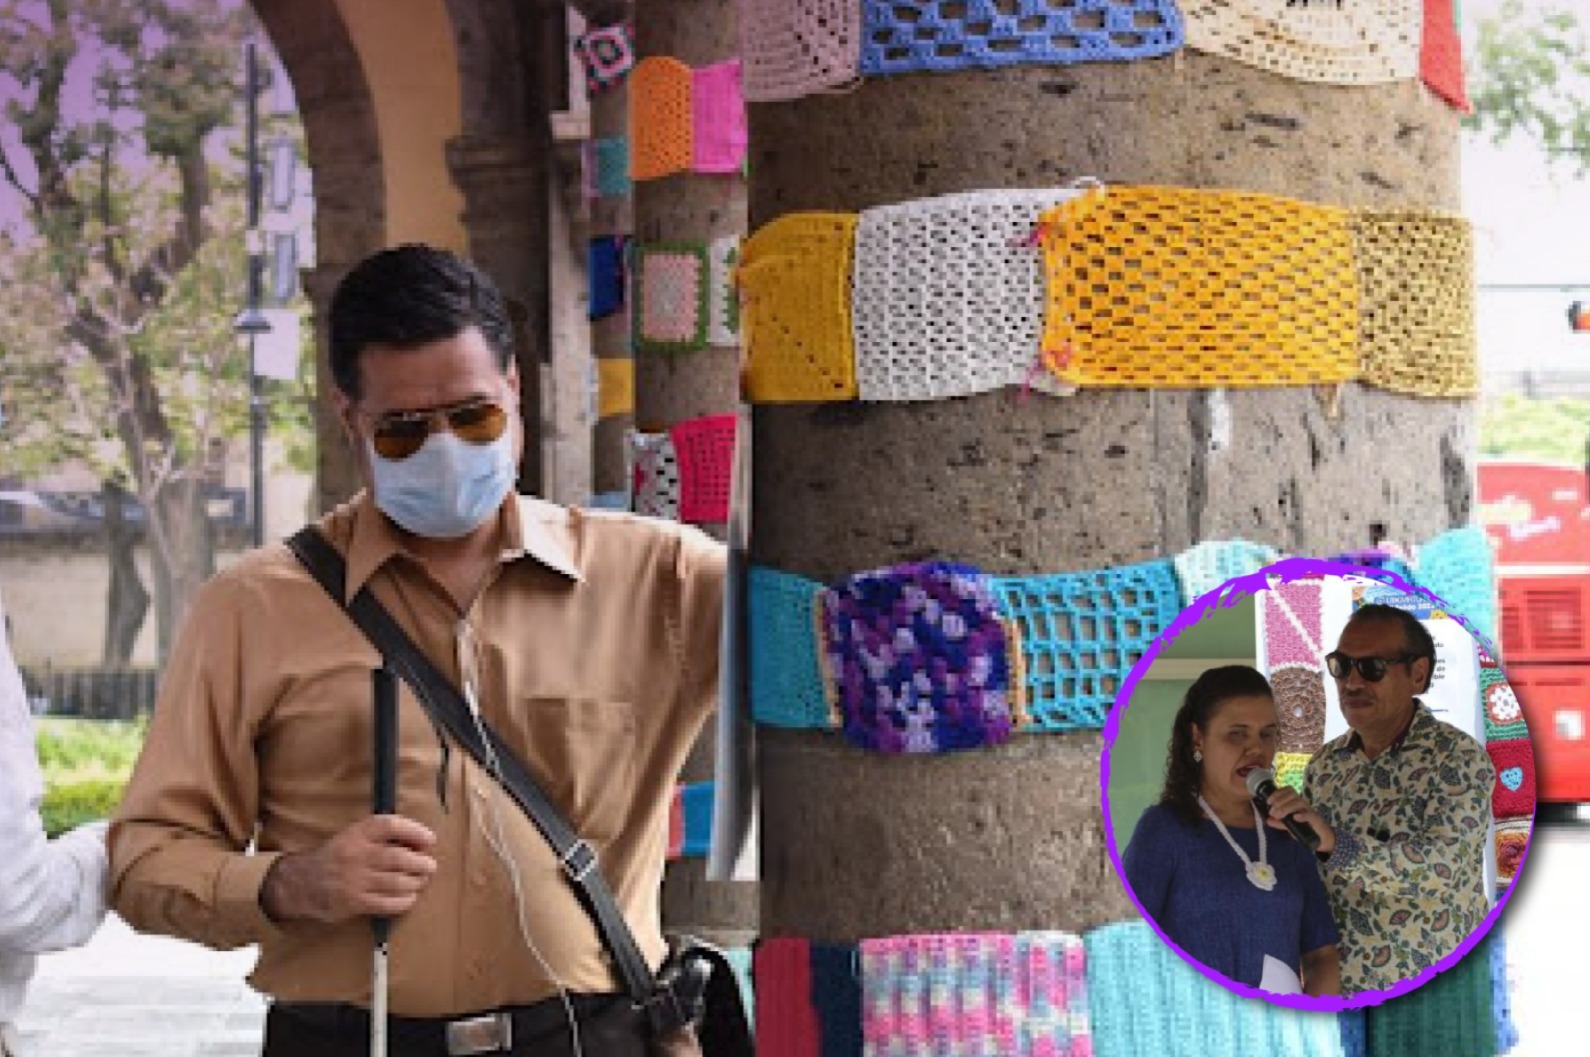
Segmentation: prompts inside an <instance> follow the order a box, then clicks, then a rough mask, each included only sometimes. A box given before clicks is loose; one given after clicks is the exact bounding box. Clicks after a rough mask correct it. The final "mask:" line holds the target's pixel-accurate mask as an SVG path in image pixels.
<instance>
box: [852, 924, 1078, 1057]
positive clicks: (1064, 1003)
mask: <svg viewBox="0 0 1590 1057" xmlns="http://www.w3.org/2000/svg"><path fill="white" fill-rule="evenodd" d="M860 948H861V993H862V1029H861V1031H862V1039H863V1049H862V1052H863V1054H865V1055H866V1057H906V1055H914V1054H925V1053H933V1054H1001V1055H1005V1054H1008V1055H1012V1057H1037V1055H1069V1054H1075V1055H1079V1057H1081V1055H1089V1057H1091V1054H1092V1052H1093V1050H1092V1045H1091V1040H1090V1037H1089V1032H1088V1013H1087V1005H1086V1003H1087V984H1086V973H1085V955H1084V951H1083V946H1082V940H1081V939H1079V938H1078V937H1076V936H1072V935H1070V934H1067V933H1059V932H1048V933H1021V934H1018V935H1010V934H985V933H952V934H944V935H921V936H901V937H890V938H886V939H867V940H862V941H861V944H860Z"/></svg>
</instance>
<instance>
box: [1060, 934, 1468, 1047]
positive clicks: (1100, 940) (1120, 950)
mask: <svg viewBox="0 0 1590 1057" xmlns="http://www.w3.org/2000/svg"><path fill="white" fill-rule="evenodd" d="M1083 941H1084V943H1085V944H1086V946H1087V965H1088V996H1089V999H1090V1006H1091V1009H1092V1030H1093V1049H1094V1052H1095V1053H1098V1054H1100V1055H1101V1057H1102V1055H1108V1054H1122V1055H1125V1054H1133V1055H1137V1054H1143V1055H1147V1054H1153V1055H1154V1057H1207V1055H1210V1054H1217V1053H1218V1054H1228V1053H1229V1054H1263V1053H1274V1054H1282V1053H1284V1054H1286V1055H1287V1057H1340V1054H1341V1052H1342V1044H1341V1035H1340V1032H1339V1029H1338V1028H1337V1022H1336V1017H1335V1016H1334V1015H1333V1014H1330V1013H1306V1012H1302V1011H1300V1010H1293V1009H1286V1008H1284V1007H1281V1006H1273V1005H1271V1004H1270V1003H1268V1002H1262V1001H1257V1000H1255V999H1251V998H1242V997H1240V996H1239V995H1237V994H1235V993H1234V992H1232V991H1228V990H1227V989H1226V988H1225V987H1222V986H1221V985H1220V984H1218V983H1216V982H1215V981H1213V980H1210V979H1208V978H1206V977H1204V976H1203V975H1201V974H1200V973H1199V972H1198V970H1197V969H1195V968H1193V966H1191V965H1189V964H1188V963H1186V962H1184V961H1182V960H1181V959H1180V958H1179V957H1177V956H1176V954H1175V953H1174V952H1173V951H1172V950H1171V949H1170V947H1169V946H1168V945H1167V944H1165V943H1164V942H1163V941H1161V940H1160V938H1159V937H1158V936H1156V935H1155V934H1154V932H1153V930H1152V929H1150V928H1149V926H1148V923H1147V922H1144V921H1126V922H1119V923H1117V924H1113V925H1104V926H1102V927H1100V928H1096V929H1093V930H1091V931H1089V932H1088V933H1087V934H1086V935H1085V936H1084V937H1083ZM1397 1001H1398V1002H1400V1001H1402V1000H1401V999H1400V998H1399V999H1398V1000H1397ZM1395 1004H1396V1002H1392V1003H1388V1005H1395ZM1430 1052H1431V1053H1436V1052H1445V1051H1437V1050H1431V1051H1430Z"/></svg>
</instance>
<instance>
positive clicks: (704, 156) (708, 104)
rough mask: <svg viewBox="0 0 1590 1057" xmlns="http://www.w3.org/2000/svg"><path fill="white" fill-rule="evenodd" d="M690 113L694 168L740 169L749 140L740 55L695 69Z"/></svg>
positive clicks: (724, 170) (721, 171)
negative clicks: (741, 88)
mask: <svg viewBox="0 0 1590 1057" xmlns="http://www.w3.org/2000/svg"><path fill="white" fill-rule="evenodd" d="M690 114H691V122H692V126H693V128H692V132H691V166H692V168H694V169H695V171H696V172H700V173H737V172H739V171H740V166H741V164H743V163H744V161H745V145H746V142H747V132H746V127H745V100H744V99H743V98H742V97H741V95H740V60H739V59H730V60H729V61H727V62H719V63H714V64H713V65H711V66H703V67H701V68H700V69H698V70H696V71H694V73H693V74H692V81H691V87H690Z"/></svg>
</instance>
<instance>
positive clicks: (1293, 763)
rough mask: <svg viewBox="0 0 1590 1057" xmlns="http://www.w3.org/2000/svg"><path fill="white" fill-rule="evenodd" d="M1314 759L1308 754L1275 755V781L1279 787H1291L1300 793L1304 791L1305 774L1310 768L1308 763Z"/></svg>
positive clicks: (1280, 753) (1286, 753)
mask: <svg viewBox="0 0 1590 1057" xmlns="http://www.w3.org/2000/svg"><path fill="white" fill-rule="evenodd" d="M1310 759H1312V757H1311V756H1310V754H1308V753H1306V752H1278V753H1276V754H1275V781H1276V783H1277V784H1278V785H1289V786H1291V787H1292V788H1293V789H1296V790H1297V791H1298V792H1300V793H1301V792H1302V791H1303V772H1304V771H1305V770H1306V769H1307V768H1308V761H1309V760H1310Z"/></svg>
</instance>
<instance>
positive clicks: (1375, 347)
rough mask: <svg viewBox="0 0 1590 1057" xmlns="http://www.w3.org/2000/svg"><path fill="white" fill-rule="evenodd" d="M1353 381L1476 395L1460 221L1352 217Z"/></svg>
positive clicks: (1401, 215)
mask: <svg viewBox="0 0 1590 1057" xmlns="http://www.w3.org/2000/svg"><path fill="white" fill-rule="evenodd" d="M1350 229H1351V232H1352V243H1353V256H1354V260H1355V262H1356V266H1357V272H1358V286H1359V291H1360V293H1359V304H1358V311H1359V329H1360V332H1361V334H1360V341H1361V345H1362V370H1361V379H1362V380H1363V381H1364V382H1367V383H1368V384H1370V385H1378V386H1380V387H1381V388H1383V389H1390V390H1392V391H1394V392H1399V393H1411V394H1414V395H1416V396H1470V395H1473V394H1474V393H1475V392H1476V391H1477V390H1478V385H1479V374H1478V352H1477V349H1478V346H1477V344H1476V339H1475V336H1474V246H1473V240H1472V237H1471V235H1470V231H1469V224H1468V221H1466V220H1464V219H1463V218H1461V217H1455V216H1441V215H1438V214H1433V213H1414V212H1385V213H1369V212H1362V211H1359V212H1354V213H1353V214H1352V219H1351V222H1350Z"/></svg>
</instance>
